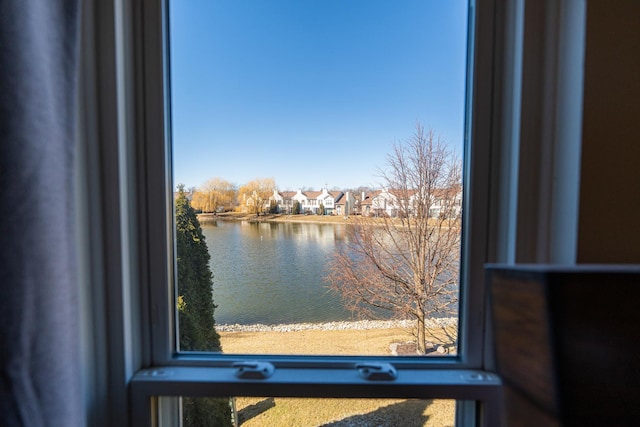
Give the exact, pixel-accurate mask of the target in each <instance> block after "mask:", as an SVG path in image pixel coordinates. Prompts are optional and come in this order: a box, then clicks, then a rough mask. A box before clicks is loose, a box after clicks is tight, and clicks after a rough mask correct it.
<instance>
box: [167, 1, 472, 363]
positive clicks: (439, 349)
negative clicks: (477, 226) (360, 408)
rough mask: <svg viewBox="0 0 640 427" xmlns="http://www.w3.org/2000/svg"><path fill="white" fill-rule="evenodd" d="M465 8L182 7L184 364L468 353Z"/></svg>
mask: <svg viewBox="0 0 640 427" xmlns="http://www.w3.org/2000/svg"><path fill="white" fill-rule="evenodd" d="M466 40H467V3H466V2H465V1H462V0H457V1H447V2H442V1H436V0H415V1H413V0H405V1H402V2H388V1H371V0H366V1H365V0H361V1H349V2H344V1H338V0H327V1H322V2H300V1H293V0H292V1H288V0H273V1H262V0H254V1H251V0H247V1H242V2H239V1H232V0H220V1H204V0H203V1H195V0H194V1H188V2H184V1H171V2H170V47H171V50H170V63H171V70H170V75H171V117H172V146H173V155H172V157H173V182H174V183H175V185H176V192H175V199H174V200H175V209H176V256H177V270H178V272H177V286H176V291H175V293H176V310H177V313H178V316H177V319H178V323H179V324H178V328H177V329H178V331H179V336H178V340H177V341H178V343H179V350H183V351H187V350H188V351H224V352H225V353H261V354H274V353H280V354H331V355H338V354H371V355H391V354H398V355H418V354H429V355H438V356H446V355H453V354H456V352H457V341H458V340H457V338H458V337H457V331H458V315H459V313H458V300H459V298H460V286H459V270H460V265H459V264H460V242H461V221H460V217H461V214H462V203H461V202H462V185H461V183H462V176H461V174H462V171H461V165H462V161H461V153H462V151H463V150H462V144H463V140H464V119H465V118H464V111H465V81H466V76H465V73H466Z"/></svg>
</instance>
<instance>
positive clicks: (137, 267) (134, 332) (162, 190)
mask: <svg viewBox="0 0 640 427" xmlns="http://www.w3.org/2000/svg"><path fill="white" fill-rule="evenodd" d="M471 3H472V10H474V11H475V13H476V20H475V23H474V25H475V29H476V31H475V33H476V37H475V39H474V46H473V51H472V57H473V58H474V73H473V74H472V78H473V82H471V81H470V82H469V88H471V89H472V90H473V93H472V94H471V95H470V96H469V99H470V102H469V103H468V105H467V108H468V109H469V110H470V111H471V110H472V111H473V112H474V114H473V116H472V120H471V122H469V123H467V126H468V129H469V131H468V132H467V134H468V135H469V134H470V135H471V136H470V137H471V139H472V140H473V141H474V146H473V148H472V149H469V147H468V146H467V147H466V148H465V150H466V151H465V163H466V164H465V167H466V170H467V175H466V176H465V195H464V197H465V199H466V200H465V206H466V207H467V209H466V212H469V211H471V212H473V216H470V215H465V218H464V221H465V223H464V228H465V245H464V251H465V252H464V254H463V257H464V259H465V261H466V262H465V263H464V266H463V271H462V274H461V275H462V281H463V283H473V285H472V286H467V287H466V290H465V292H466V294H465V299H464V300H463V302H462V304H461V307H460V312H461V313H464V314H463V316H465V321H463V322H461V331H460V337H461V342H460V354H461V356H460V357H458V358H448V359H440V360H433V361H432V362H430V363H427V364H422V363H420V362H418V363H416V361H415V360H410V359H409V360H404V359H398V358H395V359H393V362H394V365H395V366H396V367H397V368H398V370H399V371H400V375H399V379H398V380H396V381H394V382H393V383H385V384H384V385H383V384H378V383H376V384H372V383H371V382H368V381H365V380H363V379H360V378H359V377H358V376H357V375H356V372H355V370H354V364H355V363H357V362H358V361H362V360H372V358H364V357H347V356H345V357H325V358H323V357H306V358H305V357H302V356H292V357H285V356H282V357H280V356H278V357H272V356H253V355H252V356H247V357H249V358H251V359H256V358H258V359H260V358H262V359H268V360H271V361H273V362H274V364H275V365H276V366H277V373H276V374H275V375H274V377H272V378H271V379H269V380H261V381H246V380H238V379H236V378H235V376H234V375H233V372H234V368H232V367H231V364H232V363H233V361H235V360H239V359H246V357H238V356H234V355H223V356H221V357H216V358H212V357H208V356H206V355H175V354H173V351H172V349H173V348H174V347H175V346H174V342H173V341H174V340H175V331H174V327H173V320H172V319H170V318H168V317H167V316H164V315H163V313H172V312H173V310H172V307H173V301H174V295H173V293H172V292H171V291H169V289H170V286H169V285H168V278H169V277H173V272H174V269H175V266H174V265H171V264H170V265H166V262H165V261H163V260H166V259H174V258H173V256H172V255H173V254H172V248H171V247H170V245H169V244H168V241H169V240H168V239H167V236H171V235H172V234H173V227H172V226H171V221H168V219H170V218H172V215H173V210H172V207H171V204H170V203H168V201H171V200H172V186H171V177H170V176H169V175H168V173H167V171H168V170H170V168H169V167H168V166H169V165H170V158H169V156H168V155H167V153H168V152H169V150H168V145H167V144H168V143H167V142H166V141H167V140H168V139H167V138H165V136H166V135H168V134H169V132H168V129H169V120H168V117H167V112H166V110H165V108H164V106H165V101H166V99H165V94H166V93H167V91H166V89H167V82H168V77H167V76H166V75H165V74H164V70H166V69H168V67H165V65H166V64H165V59H164V56H163V49H164V48H166V46H167V40H166V38H165V35H164V33H163V31H162V22H163V20H164V18H165V17H164V15H163V14H164V11H165V8H164V6H163V1H162V0H142V1H130V0H111V1H98V0H94V1H87V2H85V7H84V11H83V14H84V18H83V34H84V42H83V43H84V46H83V57H84V63H83V72H82V75H83V82H82V93H83V98H82V100H81V105H83V106H84V107H85V110H84V112H83V114H82V118H83V122H84V126H83V129H81V132H82V136H83V137H84V141H85V142H86V148H85V150H84V151H85V152H83V156H84V157H83V160H82V161H81V162H80V163H81V164H80V165H79V169H80V171H81V172H80V174H81V175H82V176H84V177H85V178H86V182H87V183H86V187H85V188H82V189H81V190H82V194H81V195H80V197H79V199H80V202H81V203H80V204H81V205H82V206H84V208H81V209H80V211H81V212H80V216H81V217H83V218H85V220H86V222H87V223H91V224H95V225H96V226H99V228H100V230H101V232H96V233H95V235H91V236H87V237H86V238H85V239H84V240H82V242H81V245H85V246H86V247H87V249H91V254H90V255H85V256H86V257H87V258H90V262H89V263H90V264H91V271H89V272H87V273H86V276H87V282H88V283H90V284H91V285H90V288H89V289H88V290H87V292H86V295H83V298H84V304H85V308H87V307H91V306H92V305H93V304H96V302H102V301H101V297H104V299H105V301H106V302H105V303H104V305H103V306H102V307H103V308H104V310H94V311H91V310H90V309H87V310H85V313H84V320H86V321H87V322H88V324H90V325H91V326H87V328H86V330H87V332H86V335H87V336H89V335H91V337H90V338H87V341H89V342H92V343H93V346H94V350H93V352H87V354H86V356H85V357H86V359H85V364H86V367H85V370H86V372H87V373H88V377H90V378H91V380H88V381H87V383H89V384H87V388H91V387H93V394H92V396H93V397H95V398H96V399H97V400H98V401H99V402H100V404H99V405H98V408H96V409H95V411H96V412H95V414H103V415H104V419H101V418H100V417H99V415H95V414H94V416H93V417H90V418H91V419H92V420H93V421H94V422H92V423H91V424H92V425H100V424H102V425H127V423H128V424H129V425H136V426H138V425H152V424H154V423H155V422H156V421H157V420H155V419H154V417H152V416H151V409H152V408H157V405H158V401H157V399H156V398H155V396H159V395H164V396H181V395H192V396H204V395H236V396H240V395H251V396H256V395H264V396H291V395H299V396H319V397H329V396H336V394H338V393H339V394H340V395H341V396H353V397H357V396H362V397H367V396H370V397H374V396H375V397H383V396H388V397H418V398H452V399H458V400H473V401H479V402H482V403H483V404H484V409H486V410H483V411H481V414H482V417H480V418H479V419H480V421H481V422H482V424H484V425H496V423H495V422H494V421H496V420H497V416H498V409H497V408H498V406H499V401H500V381H499V379H497V378H496V377H495V376H493V375H492V374H491V373H490V370H491V367H492V359H491V354H490V351H489V350H490V346H488V345H485V344H486V343H487V342H489V343H490V336H488V335H490V334H486V333H485V331H486V330H487V328H486V324H487V322H486V313H485V310H484V300H485V287H484V271H483V264H484V263H485V262H488V261H490V262H516V261H517V260H521V259H524V258H531V259H534V260H539V259H540V257H541V256H543V255H541V254H549V253H552V255H545V256H547V257H550V258H551V259H550V260H552V261H553V260H556V259H557V260H566V259H569V260H570V259H571V256H572V255H571V254H572V250H573V252H575V243H576V242H575V236H572V235H571V233H572V232H571V231H567V235H566V236H560V237H558V236H559V234H558V233H557V232H555V233H554V232H553V231H555V228H559V225H561V224H562V221H563V218H566V217H568V214H567V213H566V212H567V211H566V208H569V209H577V200H576V199H575V197H577V196H576V195H577V189H578V183H577V182H576V177H577V176H578V175H577V174H578V173H579V171H576V168H577V167H576V165H575V162H577V160H576V159H578V158H579V156H578V155H576V154H579V143H576V139H579V127H580V126H577V125H576V123H575V120H576V118H577V120H578V121H580V120H581V112H579V111H576V110H579V108H577V107H574V108H572V105H575V104H578V105H580V102H579V99H577V98H581V90H580V89H578V88H579V87H581V78H580V77H581V75H580V76H579V78H578V80H579V81H578V82H577V83H576V81H575V80H573V83H574V84H573V85H570V86H567V85H566V84H565V83H566V82H563V79H567V76H568V75H570V74H571V75H572V76H574V75H575V74H573V73H574V72H575V71H576V69H577V70H578V71H579V70H580V67H579V65H580V64H578V65H576V64H577V63H579V62H580V52H582V50H581V49H583V47H584V39H583V32H584V28H583V25H584V14H585V11H584V0H563V1H561V2H557V4H556V2H551V1H546V2H539V3H535V2H527V7H526V8H525V7H524V0H476V1H475V2H473V1H472V2H471ZM541 10H542V11H543V12H544V13H542V15H541V14H540V13H539V12H540V11H541ZM525 23H526V25H525ZM525 27H526V30H527V31H525V30H524V29H525ZM576 27H577V28H578V31H576ZM540 29H542V30H544V31H545V33H547V34H546V39H545V40H546V45H547V50H545V52H544V54H543V55H542V56H544V55H547V56H546V57H544V58H541V57H540V56H536V55H539V54H538V53H536V52H534V51H533V49H528V48H527V45H526V44H525V43H524V41H525V40H526V37H527V36H528V37H532V34H535V31H539V30H540ZM581 31H582V32H581ZM548 46H550V48H549V47H548ZM576 48H577V50H576ZM567 51H569V52H578V53H577V56H578V58H576V57H575V55H574V56H573V57H571V58H566V57H565V56H561V53H562V52H567ZM567 56H570V55H567ZM549 57H551V58H552V59H553V61H550V60H549ZM522 61H529V62H530V64H529V65H530V66H536V64H538V63H540V65H537V67H538V68H539V69H540V70H538V71H539V73H538V75H537V77H536V79H535V81H534V83H535V84H538V85H539V86H540V87H541V88H543V89H544V90H541V91H539V93H540V94H539V95H536V91H529V92H530V93H529V92H527V97H528V98H527V99H525V100H523V99H522V91H521V87H522V85H523V84H522V81H523V80H522V79H523V75H522V69H521V67H520V66H519V64H521V63H522ZM549 64H550V65H549ZM545 67H546V68H545ZM578 74H579V73H578ZM529 83H530V82H529V81H528V80H527V84H529ZM536 96H537V97H538V98H536ZM532 98H533V99H532ZM550 99H551V100H556V101H558V105H560V107H559V108H557V109H555V110H553V111H551V112H547V113H546V115H545V116H544V120H542V122H543V123H542V124H540V123H539V121H540V120H539V117H538V114H540V111H539V110H540V109H543V107H544V105H543V104H544V102H543V101H545V102H551V101H549V100H550ZM524 102H527V103H530V102H532V104H529V105H540V107H539V108H538V110H536V109H535V108H533V111H529V110H527V109H526V108H524V107H523V104H524ZM536 102H538V104H536ZM565 117H569V118H573V120H574V121H572V122H571V123H572V126H574V127H573V128H568V127H563V126H562V125H561V123H563V121H562V120H561V119H563V118H565ZM527 126H534V127H535V126H540V127H541V128H542V129H543V132H541V133H543V134H544V135H543V136H544V137H545V138H546V139H545V141H549V142H548V143H546V145H544V144H539V142H540V141H539V140H538V139H536V138H521V137H520V135H521V132H522V131H523V130H525V129H527ZM549 135H551V137H549ZM163 141H165V142H164V143H163ZM567 141H569V142H567ZM467 145H468V144H467ZM532 150H533V151H534V152H536V153H537V154H538V155H539V156H540V157H539V158H540V159H542V160H544V161H545V162H547V161H551V162H552V163H551V164H553V165H554V170H556V171H558V173H564V176H563V180H562V181H561V182H562V183H564V187H560V188H558V187H554V186H552V185H551V184H550V183H548V182H547V181H545V180H544V179H543V178H544V172H545V171H544V165H543V164H542V163H543V162H542V160H541V161H538V162H537V163H536V164H535V165H533V166H531V165H527V164H526V161H525V160H523V159H522V158H520V156H519V153H521V152H524V151H527V152H529V153H530V152H532ZM535 150H537V151H535ZM576 151H577V153H576ZM564 166H569V167H568V168H565V167H564ZM523 177H524V178H531V177H533V181H535V182H536V184H535V188H536V189H537V192H536V194H537V195H538V197H537V198H536V200H534V201H533V202H531V203H528V204H526V206H525V204H522V203H518V202H517V195H518V194H521V192H523V191H524V190H525V189H526V187H523V185H524V184H526V182H527V181H526V179H523ZM517 178H520V179H517ZM158 183H162V185H159V184H158ZM514 186H516V187H514ZM547 190H550V191H551V194H549V195H546V193H545V191H547ZM95 195H97V196H95ZM563 195H569V196H570V197H569V198H566V197H563ZM514 197H515V199H516V200H515V201H514V200H513V199H514ZM574 204H575V206H574ZM151 212H152V213H153V215H151V214H150V213H151ZM563 212H565V213H564V214H563ZM569 213H570V212H569ZM539 214H542V215H539ZM92 216H95V218H90V217H92ZM502 220H504V222H502ZM539 225H542V226H543V227H542V230H543V232H542V233H541V234H540V233H539V235H536V236H533V237H531V233H530V232H528V231H527V230H534V229H540V227H538V226H539ZM563 237H568V239H564V238H563ZM572 237H573V240H572ZM567 241H568V242H569V243H568V244H567V243H566V242H567ZM560 242H562V244H560ZM572 244H573V245H574V246H573V248H572V246H571V245H572ZM544 248H551V250H550V251H548V250H544ZM545 261H549V259H545ZM465 286H466V285H465ZM158 289H163V290H166V292H157V290H158ZM169 317H170V316H169ZM158 337H172V338H171V339H169V340H167V339H158ZM100 349H102V350H100ZM101 351H102V352H104V353H103V354H101ZM107 353H108V357H107V356H106V354H107ZM373 359H375V360H383V361H387V359H386V358H373ZM320 367H322V368H323V371H322V372H323V375H322V378H317V377H313V376H310V375H308V373H309V372H313V371H314V370H315V369H317V368H320ZM425 367H426V368H427V369H425ZM199 378H207V380H205V381H203V380H200V379H199ZM91 383H92V384H91ZM127 395H128V396H129V399H127V398H126V396H127ZM101 396H103V397H104V396H109V397H108V398H105V399H100V397H101ZM460 406H461V407H464V408H465V410H464V411H459V415H458V420H457V421H459V422H460V424H463V425H467V422H469V423H473V421H475V419H476V418H478V414H477V413H476V414H475V415H474V413H473V412H474V411H473V409H474V408H475V405H467V404H463V405H460Z"/></svg>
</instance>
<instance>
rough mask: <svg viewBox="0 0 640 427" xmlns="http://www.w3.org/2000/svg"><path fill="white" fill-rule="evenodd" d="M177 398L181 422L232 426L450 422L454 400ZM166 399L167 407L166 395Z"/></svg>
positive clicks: (339, 426)
mask: <svg viewBox="0 0 640 427" xmlns="http://www.w3.org/2000/svg"><path fill="white" fill-rule="evenodd" d="M180 401H181V402H180V403H178V404H179V405H180V404H181V408H180V409H181V412H182V415H181V417H182V421H183V426H184V427H190V426H194V427H195V426H198V427H202V426H209V425H211V426H214V425H215V426H224V425H229V426H231V425H233V420H234V417H235V419H236V420H237V423H238V424H237V425H241V426H246V427H251V426H254V427H258V426H269V427H271V426H290V427H295V426H300V427H303V426H304V427H309V426H332V427H347V426H407V427H411V426H416V427H418V426H453V425H455V408H456V401H455V400H447V399H437V400H420V399H333V398H332V399H318V398H289V397H235V398H231V399H229V398H182V399H180ZM165 402H166V404H165V406H170V404H171V403H170V400H169V399H166V400H165ZM176 403H177V402H176ZM161 406H162V404H161ZM165 412H168V411H165ZM174 412H177V411H174ZM227 420H229V423H228V424H225V421H227Z"/></svg>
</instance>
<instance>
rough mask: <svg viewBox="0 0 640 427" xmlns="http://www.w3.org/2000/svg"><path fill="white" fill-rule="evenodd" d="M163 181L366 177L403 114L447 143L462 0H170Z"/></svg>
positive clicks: (295, 181) (460, 57) (348, 181)
mask: <svg viewBox="0 0 640 427" xmlns="http://www.w3.org/2000/svg"><path fill="white" fill-rule="evenodd" d="M170 31H171V32H170V34H171V36H170V45H171V85H172V128H173V129H172V131H173V147H174V148H173V151H174V154H173V168H174V183H175V184H177V183H184V184H186V185H187V187H191V186H195V187H197V186H199V185H201V184H202V183H203V182H204V181H205V180H207V179H209V178H212V177H220V178H224V179H226V180H227V181H230V182H233V183H235V184H238V185H242V184H244V183H246V182H248V181H250V180H252V179H255V178H258V177H273V178H275V180H276V184H277V185H278V187H279V188H280V189H281V190H295V189H297V188H299V187H302V186H305V187H311V188H314V189H320V188H321V187H324V185H325V184H327V186H328V187H329V188H332V187H339V188H348V187H357V186H360V185H369V186H378V184H379V182H380V179H379V178H378V177H377V168H378V167H383V166H384V164H385V155H386V154H387V153H389V152H390V150H391V145H392V143H393V142H394V141H395V140H403V139H407V138H409V137H410V136H411V134H412V132H413V130H414V128H415V124H416V122H418V121H419V122H421V123H422V124H423V125H424V126H425V127H431V128H433V129H434V130H435V131H436V132H437V133H438V134H439V135H440V136H441V137H442V138H443V139H444V140H445V141H447V142H448V143H450V144H451V145H452V147H455V148H457V149H458V152H461V147H462V139H463V122H464V96H465V68H466V65H465V64H466V37H467V2H466V1H461V0H451V1H449V0H402V1H391V0H386V1H378V0H215V1H214V0H173V1H171V3H170Z"/></svg>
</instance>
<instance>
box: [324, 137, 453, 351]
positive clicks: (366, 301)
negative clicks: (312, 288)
mask: <svg viewBox="0 0 640 427" xmlns="http://www.w3.org/2000/svg"><path fill="white" fill-rule="evenodd" d="M387 166H388V167H387V168H386V169H385V170H381V171H380V172H381V177H382V179H383V181H384V189H383V190H382V191H380V192H379V193H378V194H377V195H376V197H375V199H374V205H375V204H376V203H377V206H376V207H377V210H378V215H377V216H378V217H377V218H374V217H368V216H360V217H356V218H354V220H353V221H351V222H350V224H349V226H348V227H349V228H348V234H347V235H348V239H347V243H345V246H343V247H342V248H341V249H340V250H339V251H337V252H336V254H335V256H334V258H333V260H332V263H331V268H330V273H329V275H328V277H327V279H328V281H329V284H330V285H329V286H330V288H331V289H333V290H335V291H337V292H339V293H340V294H341V295H342V297H343V298H344V300H345V301H346V302H347V303H348V304H349V306H350V307H351V308H352V309H354V310H357V312H358V313H360V314H362V315H366V316H368V317H372V316H373V315H374V313H375V312H376V311H377V310H386V311H388V312H392V313H394V314H395V315H396V317H399V318H409V319H414V320H415V322H416V323H415V330H414V333H415V336H416V338H417V344H418V350H419V351H420V352H421V353H425V352H426V346H427V339H426V336H427V334H426V325H425V322H426V321H427V320H428V319H430V318H431V317H433V316H434V315H441V316H442V315H451V314H453V313H454V312H455V311H456V310H457V302H458V278H459V260H460V237H461V236H460V231H461V227H460V225H461V222H460V219H461V218H460V214H461V203H460V202H461V190H462V186H461V163H460V161H459V159H458V157H457V156H456V155H455V154H454V153H453V152H452V151H451V150H450V149H449V148H448V147H447V145H446V144H445V143H444V142H443V141H442V140H441V139H440V138H438V137H437V136H436V135H435V134H434V133H433V131H431V130H428V131H425V130H424V129H423V127H422V126H420V125H417V126H416V131H415V133H414V135H413V136H412V137H411V139H409V140H408V141H406V142H404V143H396V144H394V146H393V151H392V153H391V154H389V155H388V156H387Z"/></svg>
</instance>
